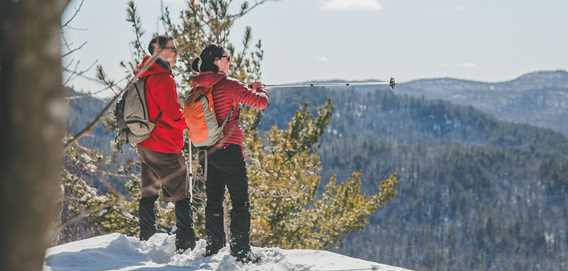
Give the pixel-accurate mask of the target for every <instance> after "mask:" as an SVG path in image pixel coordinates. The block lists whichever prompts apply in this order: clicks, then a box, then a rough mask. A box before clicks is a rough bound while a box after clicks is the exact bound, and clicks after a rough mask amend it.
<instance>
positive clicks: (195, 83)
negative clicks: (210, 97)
mask: <svg viewBox="0 0 568 271" xmlns="http://www.w3.org/2000/svg"><path fill="white" fill-rule="evenodd" d="M225 78H227V75H226V74H224V73H222V72H219V73H214V72H201V73H199V74H198V75H196V76H194V77H193V78H192V80H191V87H192V88H204V89H209V88H211V87H212V86H213V85H215V84H217V83H219V82H220V81H221V80H223V79H225Z"/></svg>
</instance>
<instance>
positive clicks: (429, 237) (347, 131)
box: [261, 88, 568, 270]
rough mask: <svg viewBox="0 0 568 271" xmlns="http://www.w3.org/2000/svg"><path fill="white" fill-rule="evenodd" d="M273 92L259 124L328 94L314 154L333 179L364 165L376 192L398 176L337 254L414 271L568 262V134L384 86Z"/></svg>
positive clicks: (280, 119) (279, 121)
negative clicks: (329, 106) (330, 113)
mask: <svg viewBox="0 0 568 271" xmlns="http://www.w3.org/2000/svg"><path fill="white" fill-rule="evenodd" d="M271 97H272V100H271V106H270V107H269V109H268V110H267V111H266V113H265V115H264V118H263V121H262V123H261V127H262V128H263V129H267V128H268V127H270V126H272V125H278V126H281V127H282V126H284V125H285V124H286V121H287V120H288V119H289V118H290V117H291V115H292V114H293V113H294V112H295V111H296V110H297V107H298V106H299V104H302V103H308V104H310V105H314V106H315V105H319V104H322V103H323V101H324V100H325V99H327V98H329V99H331V100H332V102H333V104H334V106H335V108H336V110H335V114H334V118H333V120H332V123H331V127H330V129H329V131H328V133H327V134H326V136H325V138H324V141H323V142H322V144H321V145H320V147H319V149H318V152H319V153H320V155H321V157H322V161H323V164H324V175H325V176H329V175H331V174H333V173H335V174H337V175H338V176H339V177H340V178H339V179H340V180H341V179H345V178H346V177H347V176H348V175H349V174H350V173H351V172H352V171H353V170H362V171H363V172H364V173H365V174H364V179H365V185H364V186H365V188H366V189H368V191H373V189H375V188H374V184H373V182H374V181H377V180H380V179H382V178H384V177H385V176H386V175H388V174H389V173H392V172H398V173H399V174H400V177H401V185H400V189H399V190H400V193H399V195H398V196H397V198H396V199H395V200H394V201H393V202H392V203H391V204H389V206H387V207H386V208H385V209H383V210H381V211H380V212H378V213H377V214H376V215H375V216H374V217H373V218H372V225H370V226H369V227H367V228H366V229H365V230H363V231H361V232H359V233H354V234H352V235H351V236H350V237H349V238H347V239H346V240H345V242H344V244H343V246H342V247H341V248H338V251H340V252H342V253H347V254H349V255H353V256H357V257H364V258H366V259H369V260H379V259H380V260H381V261H382V262H385V263H388V264H392V265H399V266H406V267H410V268H414V269H417V270H498V269H504V270H511V269H515V268H516V264H520V265H521V266H523V268H528V269H534V268H538V266H540V267H541V268H542V267H543V266H546V268H544V269H546V270H561V269H562V268H559V267H558V265H557V264H556V262H557V259H558V257H563V255H567V254H568V248H567V247H566V246H565V245H560V244H562V243H563V242H564V243H565V242H566V241H568V236H567V234H566V233H565V232H564V231H563V230H562V227H557V225H561V224H563V223H565V222H564V221H565V220H566V217H567V215H566V211H565V207H564V206H566V204H568V200H567V199H566V198H565V197H562V196H560V195H561V193H562V192H559V191H568V161H567V160H566V158H567V157H568V139H567V138H566V137H565V136H564V135H562V134H560V133H558V132H555V131H553V130H550V129H542V128H537V127H534V126H531V125H526V124H515V123H510V122H505V121H501V120H498V119H497V118H496V117H494V116H492V115H490V114H488V113H484V112H481V111H479V110H477V109H475V108H474V107H472V106H463V105H455V104H451V103H449V102H446V101H442V100H429V99H425V98H415V97H412V96H407V95H400V94H399V92H398V91H396V90H395V91H394V92H392V91H390V90H389V89H387V88H374V89H370V88H366V89H361V88H354V89H350V88H327V89H326V88H306V89H280V90H274V91H272V96H271ZM552 247H554V248H556V249H555V250H551V248H552ZM458 251H459V252H458ZM527 255H531V256H527ZM533 267H534V268H533Z"/></svg>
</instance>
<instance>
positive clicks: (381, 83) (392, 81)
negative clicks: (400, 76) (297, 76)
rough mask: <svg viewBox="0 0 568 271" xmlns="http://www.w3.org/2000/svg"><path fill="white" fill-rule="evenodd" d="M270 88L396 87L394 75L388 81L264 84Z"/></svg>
mask: <svg viewBox="0 0 568 271" xmlns="http://www.w3.org/2000/svg"><path fill="white" fill-rule="evenodd" d="M264 86H265V87H268V88H307V87H353V86H389V87H390V88H391V89H394V88H395V87H396V81H395V79H394V77H391V78H390V79H389V80H388V81H367V82H352V81H351V82H329V83H325V82H323V83H292V84H271V85H264Z"/></svg>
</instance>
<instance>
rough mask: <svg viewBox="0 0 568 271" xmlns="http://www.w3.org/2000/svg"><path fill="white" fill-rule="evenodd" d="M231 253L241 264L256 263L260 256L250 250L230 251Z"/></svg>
mask: <svg viewBox="0 0 568 271" xmlns="http://www.w3.org/2000/svg"><path fill="white" fill-rule="evenodd" d="M231 255H232V256H233V257H235V258H237V261H238V262H240V263H243V264H249V263H252V264H257V263H259V262H260V260H261V258H260V256H258V255H257V254H256V253H254V252H252V251H248V252H240V253H231Z"/></svg>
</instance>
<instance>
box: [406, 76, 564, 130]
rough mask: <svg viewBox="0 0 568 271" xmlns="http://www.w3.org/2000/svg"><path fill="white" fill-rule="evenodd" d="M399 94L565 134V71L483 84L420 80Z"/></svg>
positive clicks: (407, 86) (408, 84)
mask: <svg viewBox="0 0 568 271" xmlns="http://www.w3.org/2000/svg"><path fill="white" fill-rule="evenodd" d="M395 91H396V93H399V94H408V95H412V96H415V97H424V98H426V99H430V100H435V99H442V100H445V101H449V102H452V103H455V104H459V105H471V106H474V107H475V108H477V109H479V110H481V111H483V112H487V113H490V114H492V115H494V116H495V117H496V118H498V119H501V120H507V121H512V122H517V123H526V124H531V125H534V126H537V127H544V128H550V129H553V130H556V131H559V132H561V133H563V134H564V135H568V121H566V120H568V72H566V71H542V72H534V73H529V74H525V75H523V76H520V77H518V78H516V79H514V80H511V81H506V82H497V83H485V82H475V81H466V80H456V79H449V78H445V79H423V80H416V81H412V82H408V83H404V84H400V85H399V86H398V88H397V89H396V90H395Z"/></svg>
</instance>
